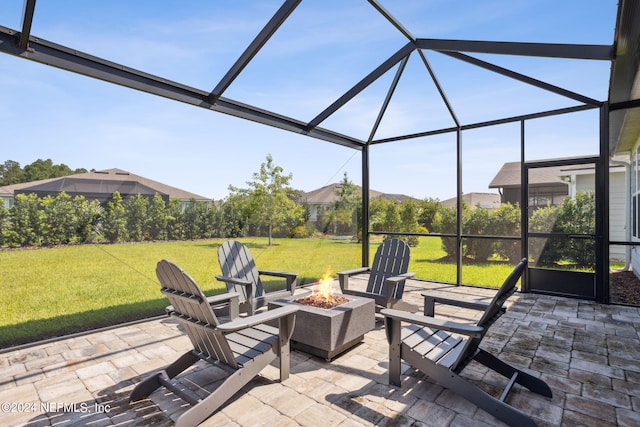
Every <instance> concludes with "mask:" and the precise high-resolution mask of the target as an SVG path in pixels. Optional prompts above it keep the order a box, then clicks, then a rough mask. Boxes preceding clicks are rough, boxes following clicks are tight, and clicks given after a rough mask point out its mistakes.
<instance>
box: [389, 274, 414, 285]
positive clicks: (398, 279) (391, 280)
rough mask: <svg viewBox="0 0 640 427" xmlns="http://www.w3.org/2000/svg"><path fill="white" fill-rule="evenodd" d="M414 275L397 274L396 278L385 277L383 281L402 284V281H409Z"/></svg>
mask: <svg viewBox="0 0 640 427" xmlns="http://www.w3.org/2000/svg"><path fill="white" fill-rule="evenodd" d="M415 275H416V273H403V274H398V275H397V276H392V277H387V278H386V279H385V281H386V282H395V283H398V282H402V281H403V280H407V279H411V278H412V277H413V276H415Z"/></svg>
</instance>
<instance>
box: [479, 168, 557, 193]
mask: <svg viewBox="0 0 640 427" xmlns="http://www.w3.org/2000/svg"><path fill="white" fill-rule="evenodd" d="M563 169H566V167H564V166H562V167H561V166H557V167H556V166H554V167H546V168H535V169H530V170H529V174H530V175H529V184H530V185H549V184H562V185H566V183H565V182H563V181H562V179H560V175H561V172H562V170H563ZM520 182H521V180H520V162H507V163H505V164H504V165H502V167H501V168H500V170H499V171H498V173H497V174H496V176H495V177H494V178H493V179H492V180H491V183H490V184H489V188H509V187H520Z"/></svg>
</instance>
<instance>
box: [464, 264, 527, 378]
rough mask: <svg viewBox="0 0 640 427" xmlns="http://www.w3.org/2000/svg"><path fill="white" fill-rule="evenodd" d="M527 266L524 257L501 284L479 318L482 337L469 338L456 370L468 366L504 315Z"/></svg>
mask: <svg viewBox="0 0 640 427" xmlns="http://www.w3.org/2000/svg"><path fill="white" fill-rule="evenodd" d="M526 267H527V259H526V258H523V259H522V260H520V262H519V263H518V265H516V266H515V268H514V269H513V270H512V271H511V273H510V274H509V276H507V278H506V279H505V281H504V282H503V283H502V286H500V289H498V292H497V293H496V294H495V295H494V297H493V299H492V300H491V302H490V303H489V305H488V307H487V309H486V310H485V311H484V313H483V314H482V316H481V317H480V320H478V323H477V325H478V326H482V327H483V328H484V331H483V333H482V336H481V337H480V338H469V339H468V340H467V342H466V344H465V347H464V349H463V350H462V351H461V352H460V354H459V357H458V358H457V361H456V362H455V363H453V367H454V370H456V371H460V370H462V369H463V368H464V367H465V366H466V364H467V363H468V362H469V360H471V358H472V356H473V354H474V353H475V351H476V349H477V348H478V346H479V345H480V341H482V338H484V336H485V334H486V333H487V330H488V329H489V327H491V325H493V323H494V322H495V321H496V320H498V318H499V317H500V316H502V314H503V313H504V309H503V305H504V303H505V301H506V300H507V298H509V297H510V296H511V295H513V293H514V292H515V291H516V284H517V283H518V280H519V279H520V277H521V276H522V273H524V270H525V268H526Z"/></svg>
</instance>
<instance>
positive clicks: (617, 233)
mask: <svg viewBox="0 0 640 427" xmlns="http://www.w3.org/2000/svg"><path fill="white" fill-rule="evenodd" d="M626 185H627V180H626V177H625V173H624V172H616V173H611V174H610V175H609V240H611V241H618V242H625V241H627V240H628V239H629V236H628V235H627V234H628V227H629V225H628V224H627V217H628V208H627V206H628V205H627V197H629V196H628V192H627V190H626ZM626 250H627V249H626V248H625V247H623V246H611V247H610V248H609V259H610V260H611V261H619V262H625V259H626Z"/></svg>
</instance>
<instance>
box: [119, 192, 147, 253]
mask: <svg viewBox="0 0 640 427" xmlns="http://www.w3.org/2000/svg"><path fill="white" fill-rule="evenodd" d="M148 208H149V199H147V198H146V197H144V196H143V195H141V194H136V195H135V196H131V197H129V198H128V199H127V201H126V203H125V204H124V211H125V217H126V227H127V232H128V233H127V234H128V237H129V240H132V241H134V242H141V241H142V240H144V239H145V234H146V231H147V210H148Z"/></svg>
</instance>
